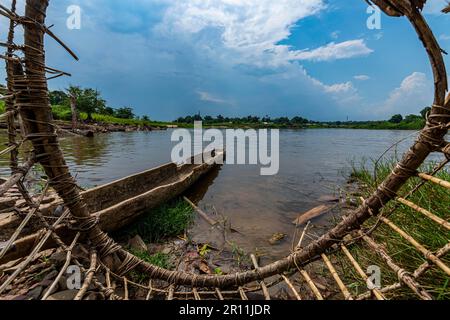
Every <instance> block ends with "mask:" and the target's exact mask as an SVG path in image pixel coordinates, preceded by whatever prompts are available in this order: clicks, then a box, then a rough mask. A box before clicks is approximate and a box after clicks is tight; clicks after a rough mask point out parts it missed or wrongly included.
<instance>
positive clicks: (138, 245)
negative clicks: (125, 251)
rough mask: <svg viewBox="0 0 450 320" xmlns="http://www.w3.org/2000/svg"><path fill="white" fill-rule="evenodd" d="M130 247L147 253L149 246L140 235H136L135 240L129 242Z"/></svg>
mask: <svg viewBox="0 0 450 320" xmlns="http://www.w3.org/2000/svg"><path fill="white" fill-rule="evenodd" d="M128 246H129V247H130V248H131V249H132V250H135V251H138V252H142V251H147V245H146V244H145V242H144V240H142V238H141V237H140V236H139V235H136V236H135V237H134V238H132V239H130V240H129V241H128Z"/></svg>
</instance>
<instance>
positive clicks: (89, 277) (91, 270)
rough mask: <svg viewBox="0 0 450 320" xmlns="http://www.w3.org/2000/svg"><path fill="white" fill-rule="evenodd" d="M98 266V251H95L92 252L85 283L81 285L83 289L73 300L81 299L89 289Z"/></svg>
mask: <svg viewBox="0 0 450 320" xmlns="http://www.w3.org/2000/svg"><path fill="white" fill-rule="evenodd" d="M96 266H97V253H96V252H95V251H92V252H91V262H90V266H89V269H88V271H87V273H86V278H85V279H84V282H83V285H82V286H81V289H80V290H79V291H78V293H77V295H76V296H75V298H74V299H73V300H81V299H82V298H83V296H84V294H85V293H86V291H87V290H88V288H89V286H90V285H91V283H92V279H93V277H94V273H95V270H96Z"/></svg>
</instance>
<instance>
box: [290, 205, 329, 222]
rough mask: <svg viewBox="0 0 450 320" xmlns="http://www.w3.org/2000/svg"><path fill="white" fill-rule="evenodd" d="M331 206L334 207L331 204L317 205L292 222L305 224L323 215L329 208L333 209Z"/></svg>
mask: <svg viewBox="0 0 450 320" xmlns="http://www.w3.org/2000/svg"><path fill="white" fill-rule="evenodd" d="M331 208H332V206H329V205H320V206H318V207H315V208H313V209H311V210H309V211H307V212H305V213H302V214H301V215H299V216H298V218H297V219H295V220H294V221H292V223H293V224H295V225H297V226H300V225H302V224H304V223H305V222H308V221H309V220H311V219H314V218H317V217H319V216H321V215H322V214H324V213H326V212H328V211H329V210H331Z"/></svg>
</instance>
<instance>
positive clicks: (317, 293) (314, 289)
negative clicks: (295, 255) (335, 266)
mask: <svg viewBox="0 0 450 320" xmlns="http://www.w3.org/2000/svg"><path fill="white" fill-rule="evenodd" d="M300 274H301V275H302V276H303V278H304V279H305V281H306V283H307V284H308V286H309V287H310V288H311V290H312V292H313V293H314V295H315V296H316V298H317V300H323V296H322V294H321V293H320V291H319V289H317V287H316V285H315V283H314V282H313V281H312V279H311V277H310V276H309V274H308V273H307V272H306V271H305V270H303V269H302V270H300Z"/></svg>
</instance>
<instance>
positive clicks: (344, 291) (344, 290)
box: [321, 254, 353, 300]
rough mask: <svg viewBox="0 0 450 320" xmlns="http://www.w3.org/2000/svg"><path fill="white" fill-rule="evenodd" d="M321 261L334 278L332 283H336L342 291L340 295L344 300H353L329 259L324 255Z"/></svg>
mask: <svg viewBox="0 0 450 320" xmlns="http://www.w3.org/2000/svg"><path fill="white" fill-rule="evenodd" d="M321 256H322V259H323V261H324V262H325V265H326V266H327V268H328V270H329V271H330V273H331V275H332V276H333V278H334V281H336V283H337V285H338V287H339V289H340V290H341V291H342V294H343V295H344V298H345V300H353V298H352V295H351V294H350V291H348V289H347V287H346V286H345V284H344V282H343V281H342V280H341V278H340V277H339V274H338V273H337V271H336V269H335V268H334V267H333V264H332V263H331V261H330V259H328V257H327V256H326V255H325V254H322V255H321Z"/></svg>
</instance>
